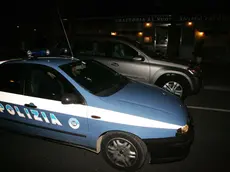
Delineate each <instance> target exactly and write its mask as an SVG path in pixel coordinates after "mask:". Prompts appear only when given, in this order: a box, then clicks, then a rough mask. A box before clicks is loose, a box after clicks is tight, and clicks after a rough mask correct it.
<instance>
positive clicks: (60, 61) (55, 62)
mask: <svg viewBox="0 0 230 172" xmlns="http://www.w3.org/2000/svg"><path fill="white" fill-rule="evenodd" d="M76 61H80V60H78V59H75V58H74V59H72V58H70V57H68V58H64V57H36V58H30V59H11V60H5V61H2V62H0V64H16V63H26V64H41V65H45V66H50V67H57V66H61V65H64V64H68V63H71V62H76Z"/></svg>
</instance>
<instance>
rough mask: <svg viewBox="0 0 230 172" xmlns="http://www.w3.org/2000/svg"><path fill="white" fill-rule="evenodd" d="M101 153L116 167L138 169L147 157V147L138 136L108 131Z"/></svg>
mask: <svg viewBox="0 0 230 172" xmlns="http://www.w3.org/2000/svg"><path fill="white" fill-rule="evenodd" d="M101 153H102V156H103V157H104V159H105V160H106V161H107V162H108V163H109V164H110V165H111V166H113V167H114V168H117V169H119V170H125V171H136V170H137V169H139V168H141V166H142V165H143V164H144V162H145V160H146V157H147V147H146V145H145V143H144V142H143V141H142V140H141V139H139V138H138V137H137V136H135V135H133V134H129V133H123V132H111V133H107V134H106V135H105V136H104V137H103V140H102V144H101Z"/></svg>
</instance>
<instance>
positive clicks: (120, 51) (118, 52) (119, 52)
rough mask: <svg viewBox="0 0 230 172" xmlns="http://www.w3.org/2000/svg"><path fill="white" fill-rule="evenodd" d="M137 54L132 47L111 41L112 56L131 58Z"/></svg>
mask: <svg viewBox="0 0 230 172" xmlns="http://www.w3.org/2000/svg"><path fill="white" fill-rule="evenodd" d="M137 56H138V52H137V51H136V50H134V49H133V48H132V47H130V46H128V45H126V44H123V43H112V57H113V58H119V59H125V60H132V59H133V58H134V57H137Z"/></svg>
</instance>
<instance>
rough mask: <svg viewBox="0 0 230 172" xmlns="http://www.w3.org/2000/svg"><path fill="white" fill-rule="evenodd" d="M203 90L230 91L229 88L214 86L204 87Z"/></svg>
mask: <svg viewBox="0 0 230 172" xmlns="http://www.w3.org/2000/svg"><path fill="white" fill-rule="evenodd" d="M204 89H205V90H215V91H230V86H229V87H228V86H215V85H206V86H204Z"/></svg>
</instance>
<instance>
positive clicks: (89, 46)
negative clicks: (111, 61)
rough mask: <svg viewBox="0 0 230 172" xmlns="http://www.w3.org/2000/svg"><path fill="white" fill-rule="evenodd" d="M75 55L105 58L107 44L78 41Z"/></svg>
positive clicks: (75, 46)
mask: <svg viewBox="0 0 230 172" xmlns="http://www.w3.org/2000/svg"><path fill="white" fill-rule="evenodd" d="M73 51H74V54H76V55H84V56H105V55H106V52H105V43H103V42H100V41H93V40H78V41H75V43H74V48H73Z"/></svg>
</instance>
